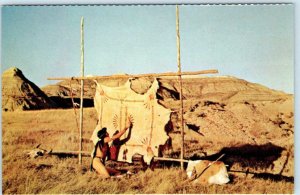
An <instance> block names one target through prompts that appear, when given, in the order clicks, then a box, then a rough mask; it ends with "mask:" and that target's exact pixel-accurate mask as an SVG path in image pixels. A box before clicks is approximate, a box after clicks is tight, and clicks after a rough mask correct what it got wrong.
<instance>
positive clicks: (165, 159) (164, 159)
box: [154, 157, 189, 162]
mask: <svg viewBox="0 0 300 195" xmlns="http://www.w3.org/2000/svg"><path fill="white" fill-rule="evenodd" d="M154 159H155V160H161V161H177V162H189V161H188V160H184V159H177V158H164V157H154Z"/></svg>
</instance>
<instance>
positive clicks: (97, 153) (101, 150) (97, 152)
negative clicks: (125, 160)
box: [92, 118, 132, 178]
mask: <svg viewBox="0 0 300 195" xmlns="http://www.w3.org/2000/svg"><path fill="white" fill-rule="evenodd" d="M131 126H132V123H131V121H130V119H129V118H128V120H127V123H126V126H125V127H124V129H122V130H121V131H120V132H119V133H117V134H115V135H113V136H112V137H109V134H108V133H107V129H106V128H105V127H104V128H102V129H101V130H99V131H98V133H97V137H98V139H99V141H98V142H97V143H96V145H95V148H94V152H93V159H92V169H94V170H96V172H97V173H98V174H99V175H101V176H103V177H105V178H107V177H109V176H110V175H116V174H118V171H116V170H114V169H111V168H108V167H105V166H104V165H105V159H106V156H107V155H108V153H109V145H108V143H109V142H111V141H114V140H115V139H118V138H120V137H121V136H122V135H123V134H124V133H125V132H126V130H127V129H129V128H131Z"/></svg>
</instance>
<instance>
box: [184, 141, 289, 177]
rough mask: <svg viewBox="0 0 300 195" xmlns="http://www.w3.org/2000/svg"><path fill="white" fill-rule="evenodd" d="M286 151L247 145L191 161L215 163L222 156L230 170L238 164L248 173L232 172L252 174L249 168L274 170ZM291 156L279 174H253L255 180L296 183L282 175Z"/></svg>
mask: <svg viewBox="0 0 300 195" xmlns="http://www.w3.org/2000/svg"><path fill="white" fill-rule="evenodd" d="M283 150H285V149H284V148H283V147H280V146H276V145H274V144H272V143H267V144H263V145H250V144H245V145H241V146H237V147H225V148H223V149H221V150H220V152H218V153H216V154H213V155H210V156H205V157H203V156H202V157H199V156H197V155H194V156H193V157H191V158H190V159H189V160H211V161H214V160H216V159H218V158H219V157H220V156H221V155H222V154H225V156H224V157H223V158H222V159H220V160H221V161H223V162H224V163H225V164H226V165H228V170H230V169H231V167H232V166H233V165H234V164H238V165H239V166H240V167H242V169H243V170H247V171H231V172H241V173H245V174H248V173H251V172H249V171H248V169H249V168H252V169H255V170H256V169H262V170H263V169H268V168H271V169H273V168H274V162H275V161H276V160H278V159H279V158H280V157H281V153H282V151H283ZM288 157H289V154H288V155H287V157H286V162H285V163H284V165H283V167H282V170H281V171H280V173H279V174H271V173H251V174H253V177H254V178H261V179H271V180H273V181H286V182H294V177H286V176H282V175H281V173H282V171H283V170H284V168H285V166H286V164H287V160H288Z"/></svg>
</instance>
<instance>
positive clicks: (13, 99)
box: [2, 67, 57, 111]
mask: <svg viewBox="0 0 300 195" xmlns="http://www.w3.org/2000/svg"><path fill="white" fill-rule="evenodd" d="M55 107H57V105H56V104H55V102H53V101H51V100H50V99H49V98H48V97H47V95H46V94H45V93H44V92H43V91H42V90H41V89H40V88H39V87H38V86H36V85H35V84H34V83H33V82H31V81H29V80H28V79H27V78H26V77H25V76H24V75H23V73H22V71H21V70H19V69H18V68H16V67H12V68H10V69H8V70H6V71H4V72H3V74H2V110H3V111H16V110H36V109H47V108H55Z"/></svg>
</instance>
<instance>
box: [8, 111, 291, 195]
mask: <svg viewBox="0 0 300 195" xmlns="http://www.w3.org/2000/svg"><path fill="white" fill-rule="evenodd" d="M84 112H85V118H84V138H86V139H88V138H89V136H90V134H91V132H92V131H93V129H94V127H95V124H96V121H97V117H96V112H95V110H94V109H93V108H88V109H84ZM2 117H3V118H2V190H3V191H2V192H3V193H5V194H21V193H22V194H31V193H34V194H35V193H42V194H57V193H63V194H65V193H66V194H71V193H72V194H95V193H128V194H136V193H169V194H173V193H181V194H182V193H189V194H191V193H228V194H232V193H293V187H294V184H293V183H291V182H285V181H273V180H270V179H261V178H251V177H245V176H243V177H239V176H234V175H231V183H229V184H227V185H222V186H220V185H208V186H202V185H194V184H192V183H190V182H185V180H186V179H187V178H186V175H185V173H184V172H182V171H181V169H180V167H172V168H162V169H155V170H154V171H151V170H149V169H148V170H146V171H145V172H143V171H140V172H138V173H137V174H135V175H133V176H131V177H124V178H121V179H113V178H110V179H102V178H100V177H99V176H98V175H97V174H96V173H94V172H90V171H89V165H90V158H87V157H84V158H83V164H82V165H79V163H78V159H77V158H58V157H57V156H50V155H46V156H42V157H38V158H36V159H30V158H28V157H27V156H26V153H25V151H27V150H30V149H33V148H34V147H36V146H37V145H38V144H41V146H40V147H41V148H44V149H61V150H76V149H77V148H78V147H79V144H78V140H75V141H74V142H72V136H73V134H74V133H73V132H75V137H76V138H77V137H78V136H77V135H78V134H76V133H78V132H77V127H76V121H75V120H74V111H73V110H72V109H68V110H61V109H57V110H43V111H26V112H11V113H6V112H5V113H4V112H3V113H2ZM74 129H75V131H73V130H74ZM83 147H84V150H86V151H90V150H91V149H92V144H91V143H84V146H83Z"/></svg>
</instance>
